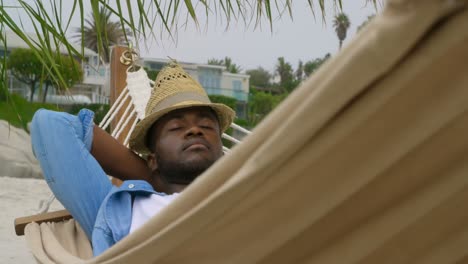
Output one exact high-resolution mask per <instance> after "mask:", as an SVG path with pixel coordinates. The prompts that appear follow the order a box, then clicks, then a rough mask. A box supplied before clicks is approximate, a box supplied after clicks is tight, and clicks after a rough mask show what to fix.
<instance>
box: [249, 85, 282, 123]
mask: <svg viewBox="0 0 468 264" xmlns="http://www.w3.org/2000/svg"><path fill="white" fill-rule="evenodd" d="M286 96H287V94H283V95H272V94H270V93H265V92H260V91H257V92H255V93H253V94H252V95H251V96H250V97H249V106H248V123H249V126H250V127H254V126H255V125H257V124H258V123H259V122H260V121H261V120H262V119H263V118H264V117H265V116H266V115H267V114H269V113H270V112H271V111H272V110H273V109H274V108H275V107H276V106H277V105H278V104H279V103H280V102H281V101H282V100H283V99H284V98H285V97H286Z"/></svg>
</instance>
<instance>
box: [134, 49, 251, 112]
mask: <svg viewBox="0 0 468 264" xmlns="http://www.w3.org/2000/svg"><path fill="white" fill-rule="evenodd" d="M169 61H170V60H168V59H154V58H142V63H143V66H144V67H145V68H147V69H148V70H151V71H160V70H161V69H162V68H163V67H164V66H165V65H166V64H168V63H169ZM179 64H180V65H181V66H182V68H184V70H185V71H186V72H187V73H188V74H190V75H191V76H192V78H194V79H195V80H198V81H199V82H200V84H201V85H202V86H203V88H204V89H205V90H206V92H207V93H208V94H209V95H224V96H228V97H232V98H235V99H236V101H237V103H236V109H234V110H235V111H236V114H237V116H238V117H240V118H244V119H245V118H246V116H247V103H248V99H249V96H248V95H249V78H250V76H249V75H246V74H234V73H230V72H227V71H226V67H224V66H220V65H208V64H199V63H189V62H180V61H179Z"/></svg>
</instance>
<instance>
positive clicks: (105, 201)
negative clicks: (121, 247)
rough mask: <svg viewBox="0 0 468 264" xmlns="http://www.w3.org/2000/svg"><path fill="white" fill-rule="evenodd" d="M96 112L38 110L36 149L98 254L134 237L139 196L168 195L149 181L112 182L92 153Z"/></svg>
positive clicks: (47, 177) (57, 194) (46, 173)
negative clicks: (135, 200)
mask: <svg viewBox="0 0 468 264" xmlns="http://www.w3.org/2000/svg"><path fill="white" fill-rule="evenodd" d="M93 118H94V113H93V112H92V111H90V110H87V109H83V110H81V111H80V112H79V114H78V115H77V116H75V115H70V114H67V113H62V112H54V111H49V110H43V109H41V110H38V111H37V112H36V113H35V115H34V118H33V120H32V124H31V142H32V147H33V152H34V155H35V156H36V158H37V159H38V161H39V163H40V165H41V168H42V171H43V174H44V178H45V180H46V182H47V184H48V185H49V187H50V189H51V190H52V192H53V193H54V195H55V197H56V198H57V200H59V201H60V202H61V203H62V204H63V206H64V207H65V208H66V209H67V210H68V211H69V212H70V214H71V215H72V216H73V218H75V220H76V221H77V222H78V223H79V224H80V226H81V227H82V228H83V230H84V232H85V233H86V235H87V237H88V239H89V240H90V241H92V246H93V252H94V255H95V256H97V255H99V254H101V253H102V252H104V251H105V250H106V249H108V248H109V247H111V246H112V245H114V244H115V243H117V242H118V241H120V240H121V239H122V238H124V237H125V236H126V235H128V233H129V230H130V226H131V220H132V201H133V197H134V196H136V195H150V194H157V195H162V196H164V195H166V194H164V193H158V192H156V191H154V189H153V187H152V186H151V185H150V184H149V183H147V182H146V181H125V182H124V183H123V184H122V185H121V187H115V186H112V184H111V182H110V181H109V178H108V176H107V175H106V173H105V172H104V170H103V169H102V167H101V166H100V165H99V163H98V162H97V161H96V159H95V158H94V157H93V156H92V155H91V152H90V151H91V147H92V142H93V129H94V123H93Z"/></svg>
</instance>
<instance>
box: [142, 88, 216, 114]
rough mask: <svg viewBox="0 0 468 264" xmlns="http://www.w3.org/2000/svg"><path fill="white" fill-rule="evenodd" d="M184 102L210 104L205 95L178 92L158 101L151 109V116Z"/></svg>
mask: <svg viewBox="0 0 468 264" xmlns="http://www.w3.org/2000/svg"><path fill="white" fill-rule="evenodd" d="M184 101H200V102H201V103H205V104H210V103H211V101H210V99H209V98H208V96H206V95H201V94H199V93H195V92H180V93H176V94H174V95H171V96H168V97H166V98H165V99H164V100H162V101H160V102H159V103H158V104H157V105H156V106H155V107H154V108H153V109H151V114H152V113H155V112H158V111H160V110H163V109H166V108H168V107H171V106H173V105H175V104H177V103H180V102H184Z"/></svg>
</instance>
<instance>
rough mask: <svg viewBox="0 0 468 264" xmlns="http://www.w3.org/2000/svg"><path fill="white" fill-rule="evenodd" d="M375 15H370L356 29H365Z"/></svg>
mask: <svg viewBox="0 0 468 264" xmlns="http://www.w3.org/2000/svg"><path fill="white" fill-rule="evenodd" d="M374 17H375V15H370V16H368V17H367V19H366V20H365V21H364V22H362V24H361V25H359V26H358V27H357V30H356V31H361V29H363V28H364V27H365V26H366V25H367V24H369V22H371V21H372V19H373V18H374Z"/></svg>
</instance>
